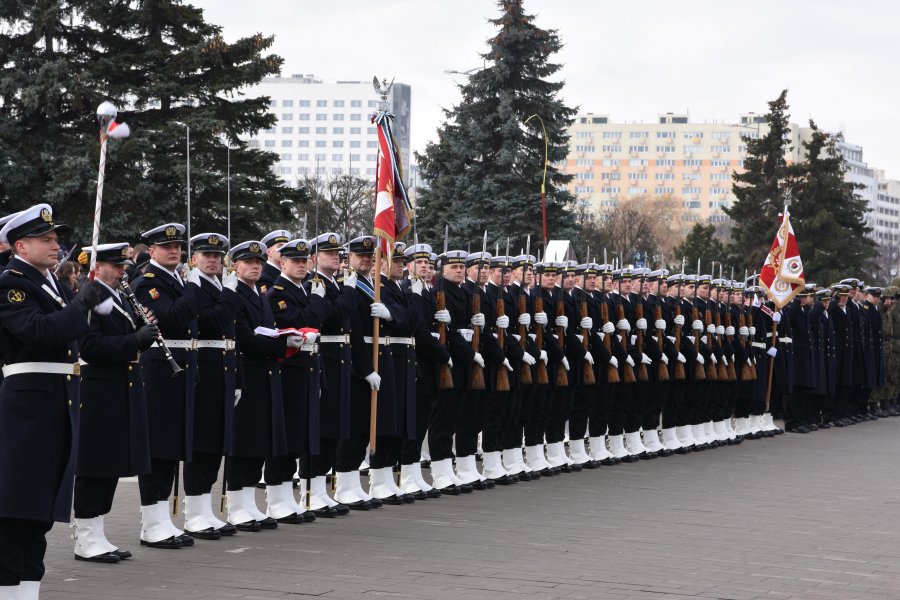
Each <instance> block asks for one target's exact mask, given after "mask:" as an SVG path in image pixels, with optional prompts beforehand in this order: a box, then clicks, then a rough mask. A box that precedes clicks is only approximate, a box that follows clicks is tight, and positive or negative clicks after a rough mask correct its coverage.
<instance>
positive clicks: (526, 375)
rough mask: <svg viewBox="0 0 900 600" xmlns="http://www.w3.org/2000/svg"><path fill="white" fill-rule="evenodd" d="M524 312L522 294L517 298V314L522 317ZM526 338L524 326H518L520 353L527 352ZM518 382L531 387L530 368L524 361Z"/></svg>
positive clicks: (525, 307) (524, 304)
mask: <svg viewBox="0 0 900 600" xmlns="http://www.w3.org/2000/svg"><path fill="white" fill-rule="evenodd" d="M526 312H528V302H527V299H526V298H525V294H524V293H523V294H521V295H520V296H519V314H520V315H524V314H525V313H526ZM527 337H528V329H527V328H526V327H525V326H524V325H519V346H521V347H522V352H527V350H526V348H527V347H528V341H527V339H526V338H527ZM519 382H521V383H522V385H531V367H530V366H529V365H528V363H526V362H525V361H522V367H521V369H519Z"/></svg>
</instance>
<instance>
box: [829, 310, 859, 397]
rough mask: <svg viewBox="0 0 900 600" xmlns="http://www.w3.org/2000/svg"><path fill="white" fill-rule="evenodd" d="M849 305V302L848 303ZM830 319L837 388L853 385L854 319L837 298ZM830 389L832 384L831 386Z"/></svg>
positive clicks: (830, 311) (830, 312)
mask: <svg viewBox="0 0 900 600" xmlns="http://www.w3.org/2000/svg"><path fill="white" fill-rule="evenodd" d="M848 304H849V302H848ZM828 317H829V320H830V321H831V325H832V328H833V331H834V361H835V370H834V374H835V377H834V380H835V384H834V385H835V388H839V387H850V386H852V385H853V371H854V367H855V365H854V363H855V361H854V359H853V319H852V317H851V315H850V309H849V308H848V307H847V306H844V307H843V308H841V306H840V305H838V301H837V298H835V299H834V300H832V301H831V305H830V306H829V307H828ZM829 387H830V384H829Z"/></svg>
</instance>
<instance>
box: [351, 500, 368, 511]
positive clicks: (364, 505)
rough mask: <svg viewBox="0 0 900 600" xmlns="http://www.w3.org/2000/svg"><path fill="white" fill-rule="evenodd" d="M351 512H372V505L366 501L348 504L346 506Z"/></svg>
mask: <svg viewBox="0 0 900 600" xmlns="http://www.w3.org/2000/svg"><path fill="white" fill-rule="evenodd" d="M345 506H346V507H347V508H349V509H350V510H371V508H372V505H371V504H369V503H368V502H367V501H365V500H357V501H356V502H347V503H346V504H345Z"/></svg>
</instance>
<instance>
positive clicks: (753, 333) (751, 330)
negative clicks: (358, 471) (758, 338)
mask: <svg viewBox="0 0 900 600" xmlns="http://www.w3.org/2000/svg"><path fill="white" fill-rule="evenodd" d="M750 335H756V327H753V326H752V325H751V326H750Z"/></svg>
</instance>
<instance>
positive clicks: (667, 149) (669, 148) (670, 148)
mask: <svg viewBox="0 0 900 600" xmlns="http://www.w3.org/2000/svg"><path fill="white" fill-rule="evenodd" d="M656 151H657V152H675V146H657V147H656Z"/></svg>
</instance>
